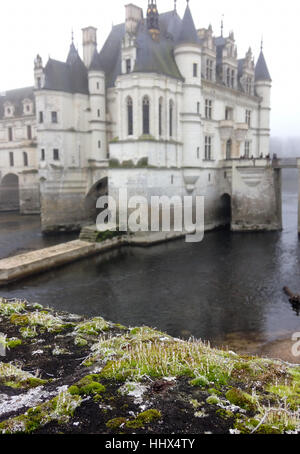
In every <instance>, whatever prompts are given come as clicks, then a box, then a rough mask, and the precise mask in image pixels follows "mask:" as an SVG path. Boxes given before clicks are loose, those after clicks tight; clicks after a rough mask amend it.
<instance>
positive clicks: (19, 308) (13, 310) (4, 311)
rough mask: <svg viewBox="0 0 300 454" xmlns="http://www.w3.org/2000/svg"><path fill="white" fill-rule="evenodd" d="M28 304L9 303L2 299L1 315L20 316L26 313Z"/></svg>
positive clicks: (0, 299) (0, 303)
mask: <svg viewBox="0 0 300 454" xmlns="http://www.w3.org/2000/svg"><path fill="white" fill-rule="evenodd" d="M25 308H26V304H25V303H23V302H21V301H15V302H9V301H7V300H5V299H4V298H0V315H3V316H7V317H9V316H11V315H13V314H20V313H21V312H24V311H25Z"/></svg>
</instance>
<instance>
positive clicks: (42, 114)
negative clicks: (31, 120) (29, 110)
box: [39, 112, 44, 123]
mask: <svg viewBox="0 0 300 454" xmlns="http://www.w3.org/2000/svg"><path fill="white" fill-rule="evenodd" d="M39 123H44V112H40V113H39Z"/></svg>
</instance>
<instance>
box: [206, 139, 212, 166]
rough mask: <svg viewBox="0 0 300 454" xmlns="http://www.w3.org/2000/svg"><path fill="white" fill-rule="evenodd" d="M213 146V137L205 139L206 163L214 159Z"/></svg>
mask: <svg viewBox="0 0 300 454" xmlns="http://www.w3.org/2000/svg"><path fill="white" fill-rule="evenodd" d="M211 144H212V140H211V137H210V136H206V137H205V161H211V157H212V153H211Z"/></svg>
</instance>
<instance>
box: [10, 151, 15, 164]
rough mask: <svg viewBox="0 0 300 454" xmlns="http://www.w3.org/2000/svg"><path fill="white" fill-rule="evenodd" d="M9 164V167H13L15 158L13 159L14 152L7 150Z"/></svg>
mask: <svg viewBox="0 0 300 454" xmlns="http://www.w3.org/2000/svg"><path fill="white" fill-rule="evenodd" d="M9 165H10V167H13V166H14V165H15V160H14V153H13V151H10V152H9Z"/></svg>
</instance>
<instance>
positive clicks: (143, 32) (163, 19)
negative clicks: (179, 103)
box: [91, 11, 183, 87]
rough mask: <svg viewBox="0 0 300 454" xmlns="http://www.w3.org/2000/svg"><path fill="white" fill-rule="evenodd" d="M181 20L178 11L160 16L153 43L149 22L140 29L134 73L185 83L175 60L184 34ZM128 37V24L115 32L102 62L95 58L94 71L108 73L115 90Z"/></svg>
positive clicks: (108, 41) (112, 33) (107, 75)
mask: <svg viewBox="0 0 300 454" xmlns="http://www.w3.org/2000/svg"><path fill="white" fill-rule="evenodd" d="M181 24H182V20H181V19H180V17H179V16H178V14H177V13H176V11H170V12H167V13H164V14H160V16H159V25H160V36H159V40H158V41H154V40H153V39H152V37H151V36H150V34H149V31H148V29H147V21H146V19H145V20H143V21H141V22H140V23H139V25H138V30H137V34H136V43H137V58H136V63H135V67H134V68H133V72H143V73H147V72H152V73H157V74H163V75H166V76H169V77H174V78H175V79H180V80H183V77H182V75H181V74H180V71H179V69H178V67H177V64H176V62H175V58H174V47H175V41H176V40H177V38H178V35H179V33H180V30H181ZM124 36H125V24H119V25H116V26H114V27H113V28H112V30H111V33H110V35H109V36H108V38H107V40H106V42H105V44H104V46H103V48H102V50H101V51H100V53H99V58H98V62H97V58H96V57H95V56H94V59H93V62H92V65H91V69H92V67H93V68H94V67H95V66H96V67H97V66H98V67H100V68H101V69H102V70H104V71H105V75H106V84H107V86H108V87H112V86H113V85H114V83H115V81H116V79H117V77H118V76H119V75H120V74H121V73H122V69H121V66H122V62H121V46H122V40H123V38H124Z"/></svg>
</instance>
